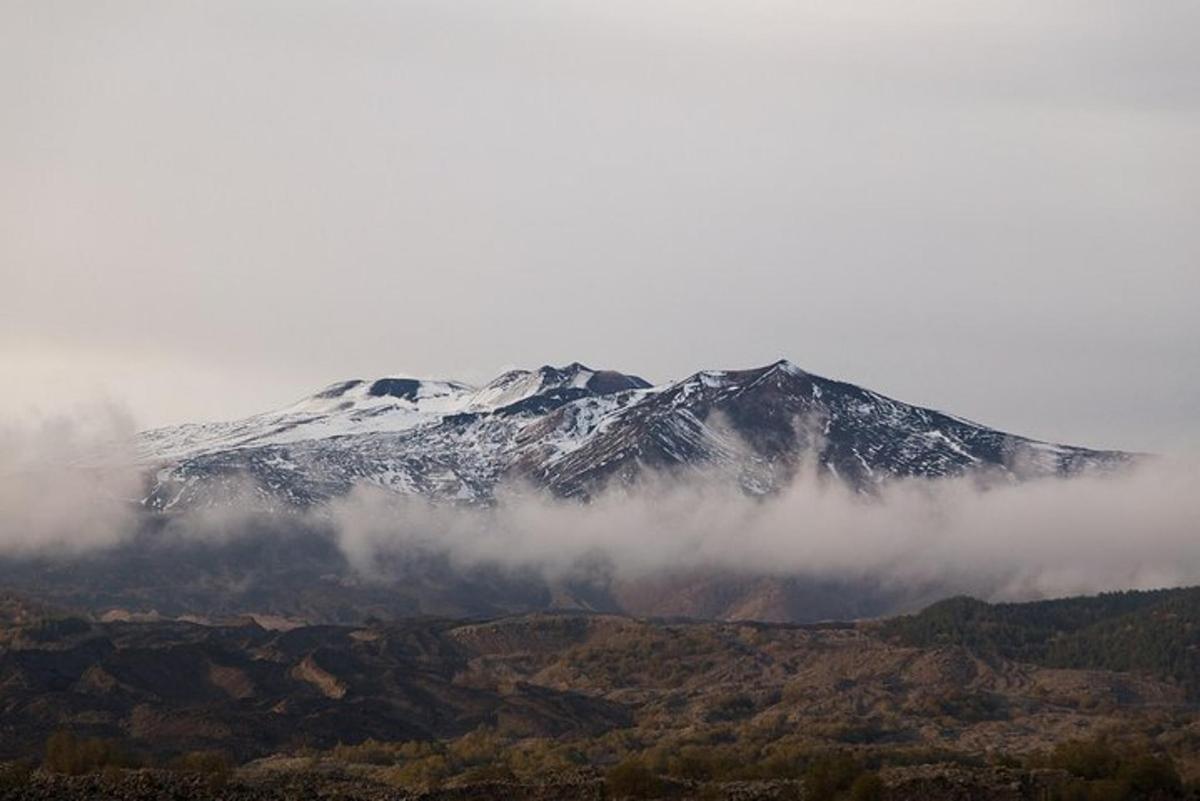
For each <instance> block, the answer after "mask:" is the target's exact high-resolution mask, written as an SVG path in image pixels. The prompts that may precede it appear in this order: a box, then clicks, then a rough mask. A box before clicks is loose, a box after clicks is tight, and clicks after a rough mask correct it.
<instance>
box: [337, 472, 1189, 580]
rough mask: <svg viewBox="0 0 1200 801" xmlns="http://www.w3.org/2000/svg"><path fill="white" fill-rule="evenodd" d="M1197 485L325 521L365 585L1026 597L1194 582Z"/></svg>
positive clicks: (663, 493) (663, 497) (624, 502)
mask: <svg viewBox="0 0 1200 801" xmlns="http://www.w3.org/2000/svg"><path fill="white" fill-rule="evenodd" d="M1198 478H1200V471H1198V470H1197V469H1196V466H1195V465H1193V464H1184V463H1180V462H1172V461H1167V460H1156V461H1153V462H1149V463H1146V464H1144V465H1142V466H1141V467H1139V468H1137V469H1130V470H1127V471H1124V472H1121V473H1118V474H1110V475H1094V476H1084V477H1076V478H1072V479H1046V480H1040V481H1032V482H1028V483H1023V484H1007V485H999V486H996V485H990V486H986V487H985V486H981V485H980V484H979V483H978V482H976V481H974V480H968V479H953V480H943V481H936V482H929V481H905V482H897V483H895V484H893V485H892V486H890V487H888V488H886V489H885V490H884V491H883V493H882V495H881V496H880V497H878V498H864V497H863V496H861V495H857V494H855V493H854V492H852V491H851V490H849V489H848V488H846V487H844V486H842V485H841V484H839V483H836V482H829V481H825V482H821V481H817V480H816V479H815V477H813V476H811V475H810V476H802V477H801V478H800V479H798V480H797V481H796V482H795V483H794V484H793V485H792V486H791V487H790V488H789V489H788V490H787V491H785V492H783V493H781V494H780V495H779V496H777V497H773V498H770V499H767V500H758V499H752V498H748V497H746V496H744V495H742V494H741V493H739V492H737V491H736V490H735V489H733V488H731V487H729V486H728V484H720V483H717V482H708V481H697V482H688V483H686V484H679V483H671V482H651V483H648V484H645V485H642V486H639V487H637V488H623V489H619V490H612V491H609V492H607V493H604V494H602V495H600V496H599V497H598V498H597V499H596V500H595V501H593V502H592V503H590V504H587V505H582V504H578V503H575V502H569V501H561V500H554V499H548V498H546V497H545V496H544V495H542V494H538V493H529V492H510V493H506V494H504V495H503V496H502V497H501V498H500V499H499V501H498V503H497V504H496V505H495V506H494V507H492V508H488V509H474V510H463V509H451V508H447V507H438V506H434V505H431V504H429V503H426V502H424V501H420V500H414V499H406V498H398V497H397V496H395V495H392V494H390V493H386V492H384V491H382V490H379V489H374V488H370V487H362V488H359V489H357V490H355V491H354V492H353V493H351V494H350V495H349V496H347V497H345V498H342V499H339V500H337V501H335V502H334V503H332V504H331V505H330V507H329V508H328V510H327V512H328V514H329V515H330V517H331V519H332V521H333V523H334V527H335V530H336V532H337V537H338V542H339V544H340V546H341V548H342V549H343V551H344V552H345V553H346V555H347V557H348V558H349V560H350V562H351V563H352V564H353V565H354V566H355V567H356V568H357V569H358V570H359V571H360V572H362V573H364V574H366V575H373V574H374V575H381V574H385V573H386V564H387V561H388V559H389V558H391V557H393V556H396V555H399V554H404V553H411V552H424V553H440V554H444V555H446V556H448V557H449V558H450V559H451V560H452V561H453V562H454V563H455V564H457V565H459V566H461V567H464V568H470V567H477V566H480V565H486V564H496V565H501V566H505V567H509V568H513V569H518V568H520V569H528V568H530V567H534V568H537V569H539V570H541V571H542V572H544V573H545V574H546V575H547V577H549V578H564V577H570V576H571V575H572V574H573V573H574V572H576V571H579V570H581V569H583V568H584V567H585V566H592V567H594V565H595V564H597V563H598V562H599V563H604V564H607V565H608V566H609V569H610V570H611V571H612V573H613V575H615V576H617V577H620V578H628V579H636V578H642V577H645V576H647V575H649V574H653V573H656V572H660V571H671V572H675V571H688V570H714V569H715V570H731V571H737V572H739V573H749V574H762V575H781V576H783V575H788V576H806V577H813V578H838V579H854V578H872V579H875V580H881V581H884V582H894V583H896V584H917V583H920V584H923V585H929V584H933V585H941V586H946V587H953V588H955V589H956V590H957V591H969V592H972V593H974V594H977V595H980V596H982V597H987V598H992V599H1024V598H1036V597H1047V596H1057V595H1069V594H1078V593H1091V592H1099V591H1104V590H1113V589H1129V588H1150V587H1161V586H1177V585H1182V584H1191V583H1200V494H1198V493H1197V492H1196V488H1197V486H1198V482H1197V479H1198Z"/></svg>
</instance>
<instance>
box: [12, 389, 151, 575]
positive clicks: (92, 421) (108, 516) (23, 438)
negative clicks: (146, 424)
mask: <svg viewBox="0 0 1200 801" xmlns="http://www.w3.org/2000/svg"><path fill="white" fill-rule="evenodd" d="M135 430H136V428H135V426H134V424H133V421H132V419H131V418H130V416H129V415H128V414H127V413H126V412H125V411H124V410H123V409H122V408H121V407H119V406H116V405H112V404H82V405H79V406H77V407H76V408H75V409H74V410H73V411H72V412H71V413H69V414H59V415H54V416H49V417H36V418H31V419H29V420H26V421H25V422H22V423H12V422H10V423H4V424H0V552H3V553H5V554H6V555H25V554H32V553H44V552H53V553H78V552H80V551H85V550H87V549H89V548H95V547H102V546H108V545H114V544H116V543H118V542H120V541H121V540H122V539H123V538H124V537H126V536H127V535H128V534H129V533H130V532H131V530H132V527H133V525H134V523H135V520H136V509H137V507H136V499H137V497H138V492H139V489H140V487H141V481H142V477H141V475H140V474H139V472H138V471H137V470H136V469H135V468H134V467H133V466H132V460H131V459H130V458H129V454H128V453H127V451H126V447H127V443H128V442H129V441H130V437H131V436H132V435H133V433H134V431H135Z"/></svg>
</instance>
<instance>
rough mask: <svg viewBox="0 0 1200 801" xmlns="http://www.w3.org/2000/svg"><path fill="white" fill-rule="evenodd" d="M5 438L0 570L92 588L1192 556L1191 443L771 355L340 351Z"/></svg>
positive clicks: (410, 600)
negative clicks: (830, 375)
mask: <svg viewBox="0 0 1200 801" xmlns="http://www.w3.org/2000/svg"><path fill="white" fill-rule="evenodd" d="M93 418H94V415H93ZM89 419H91V418H89ZM92 428H93V429H94V428H95V426H93V427H92ZM72 431H74V432H76V433H75V434H73V435H72V434H70V432H72ZM85 431H87V432H90V433H86V435H85V434H84V433H82V432H85ZM72 437H73V439H72ZM64 439H66V440H69V442H68V445H64V444H63V440H64ZM9 440H10V441H11V442H14V443H15V442H21V443H23V444H22V446H21V448H20V449H17V448H9V450H8V452H7V453H8V456H7V462H6V464H7V465H9V473H10V474H11V475H13V476H20V481H10V482H8V483H7V484H6V492H7V493H8V495H9V502H8V503H7V504H6V505H5V510H4V512H3V515H4V518H3V522H4V526H3V529H4V537H3V538H0V545H2V546H3V554H4V556H3V558H2V559H0V579H2V580H4V581H5V582H6V583H8V584H9V585H10V586H13V587H16V588H18V589H21V590H23V591H25V592H29V593H33V594H35V595H38V596H39V597H43V598H46V599H50V600H56V601H59V602H63V603H67V604H70V605H73V606H78V607H82V608H89V609H94V610H97V611H98V612H100V613H104V612H112V613H114V614H127V613H129V614H147V613H149V614H154V615H158V614H164V615H168V616H174V615H180V614H191V615H203V616H217V617H220V616H223V615H237V614H243V613H248V612H254V613H262V614H272V615H280V616H285V617H294V618H298V619H303V620H311V621H324V620H329V621H339V622H356V621H359V620H361V619H363V618H365V617H366V616H369V615H383V616H398V615H409V614H418V613H420V614H429V613H432V614H440V615H448V616H489V615H495V614H504V613H509V612H523V611H530V610H538V609H583V610H593V611H604V612H623V613H633V614H645V615H659V616H684V617H697V618H723V619H762V620H782V621H810V620H822V619H829V618H854V617H864V616H868V617H869V616H876V615H881V614H887V613H892V612H896V611H903V610H909V609H914V608H917V607H919V606H921V605H923V604H925V603H928V602H931V601H934V600H937V599H938V598H941V597H945V596H946V595H950V594H954V593H959V592H969V593H972V594H975V595H978V596H981V597H985V598H993V599H1026V598H1040V597H1046V596H1054V595H1062V594H1069V593H1076V592H1093V591H1101V590H1107V589H1117V588H1128V587H1155V586H1169V585H1178V584H1185V583H1188V582H1189V581H1195V580H1197V578H1200V564H1198V560H1197V558H1196V557H1195V555H1194V553H1193V551H1194V549H1192V548H1191V546H1190V543H1191V541H1192V537H1193V535H1194V530H1195V529H1194V521H1195V520H1196V519H1197V516H1198V515H1197V511H1198V510H1197V508H1196V504H1195V503H1194V502H1193V501H1191V500H1190V498H1191V497H1192V496H1191V493H1190V492H1188V491H1187V490H1186V488H1187V487H1188V486H1190V482H1191V481H1192V480H1193V477H1194V475H1195V472H1194V471H1193V470H1192V469H1191V468H1190V467H1189V466H1187V465H1185V464H1181V463H1175V462H1169V461H1167V460H1164V459H1157V458H1151V457H1137V456H1133V455H1130V454H1126V453H1121V452H1114V451H1104V450H1094V449H1088V448H1082V447H1075V446H1066V445H1057V444H1051V443H1044V442H1039V441H1037V440H1033V439H1029V438H1026V437H1022V436H1019V435H1016V434H1009V433H1005V432H1000V431H997V430H994V429H991V428H988V427H986V426H983V425H980V424H977V423H972V422H970V421H968V420H965V419H963V418H960V417H956V416H952V415H949V414H945V413H942V412H938V411H934V410H931V409H925V408H921V407H916V406H911V405H909V404H905V403H902V402H900V401H896V400H893V399H890V398H887V397H884V396H882V395H879V394H877V393H874V392H872V391H870V390H867V389H864V388H862V387H858V386H855V385H853V384H848V383H844V382H840V381H834V380H830V379H826V378H822V377H819V376H815V375H812V374H809V373H807V372H805V371H803V370H801V369H800V368H798V367H796V366H795V365H793V364H791V363H789V362H786V361H780V362H776V363H773V364H770V365H767V366H765V367H760V368H755V369H747V370H721V371H716V370H714V371H705V372H701V373H698V374H696V375H693V376H690V377H688V378H686V379H684V380H682V381H678V382H673V383H667V384H661V385H651V384H650V383H649V382H647V381H645V380H644V379H642V378H640V377H637V376H632V375H626V374H624V373H620V372H617V371H609V370H593V369H591V368H588V367H585V366H584V365H581V364H578V363H575V364H570V365H567V366H564V367H558V368H555V367H549V366H547V367H542V368H539V369H536V370H515V371H510V372H508V373H505V374H504V375H502V376H499V377H498V378H496V379H495V380H493V381H491V382H488V383H486V384H484V385H482V386H470V385H467V384H464V383H462V382H457V381H451V380H429V379H417V378H410V377H402V376H389V377H384V378H377V379H369V380H357V379H356V380H347V381H342V382H338V383H336V384H333V385H331V386H329V387H327V388H325V389H323V390H320V391H318V392H316V393H314V394H313V395H312V396H310V397H308V398H305V399H303V400H301V401H299V402H297V403H295V404H293V405H291V406H289V407H286V408H284V409H282V410H280V411H277V412H268V413H264V414H260V415H256V416H254V417H251V418H247V419H244V420H239V421H234V422H228V423H203V424H192V425H185V426H176V427H171V428H166V429H156V430H152V431H147V432H143V433H141V434H138V435H136V436H135V437H133V438H132V440H131V439H130V437H129V432H128V427H127V426H124V428H123V429H119V428H116V427H114V428H112V429H111V430H110V431H109V432H108V434H107V436H106V435H104V434H97V433H96V432H95V431H94V430H92V429H88V428H87V427H86V426H81V425H78V424H77V425H75V426H70V425H65V424H64V425H58V426H52V425H43V426H42V427H41V428H39V429H37V430H36V431H29V432H25V433H24V434H23V435H22V436H20V437H18V436H15V435H14V436H11V437H10V438H9ZM42 440H46V447H45V448H44V450H45V451H46V453H45V454H42V456H44V457H45V458H41V457H39V458H38V459H33V458H32V457H31V456H30V455H29V454H30V453H34V452H37V451H38V450H39V448H40V447H41V446H40V445H39V443H40V442H41V441H42ZM109 441H113V442H117V441H120V442H126V443H130V444H129V445H127V446H122V447H120V448H116V449H114V448H113V447H112V446H111V445H109V444H108V443H109ZM81 476H84V477H85V476H104V477H105V480H104V483H103V484H102V485H101V486H100V487H96V486H94V485H92V484H89V483H88V482H86V481H82V480H81V479H80V477H81ZM46 510H53V511H54V514H49V513H48V512H47V511H46ZM1131 532H1133V533H1136V536H1131Z"/></svg>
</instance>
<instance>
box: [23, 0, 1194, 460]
mask: <svg viewBox="0 0 1200 801" xmlns="http://www.w3.org/2000/svg"><path fill="white" fill-rule="evenodd" d="M1197 30H1200V5H1197V4H1195V3H1193V2H1188V0H1179V1H1178V2H1174V1H1173V0H1158V1H1157V2H1154V3H1133V2H1117V3H1094V2H1070V1H1067V0H1064V1H1063V2H1057V3H1052V4H1049V3H1039V2H1003V3H1002V2H986V3H972V4H966V5H964V4H958V3H950V2H933V1H932V0H919V1H918V2H912V3H905V4H896V3H888V2H858V3H844V2H836V1H835V0H830V2H799V3H783V2H753V1H752V2H739V3H732V2H731V3H712V2H695V1H693V2H686V3H684V2H624V1H617V2H605V3H577V2H555V3H542V2H532V1H529V0H520V1H514V2H511V3H507V4H502V5H498V4H493V3H483V2H457V3H433V2H429V3H423V2H400V3H391V2H389V3H383V2H355V3H350V4H345V3H337V4H334V3H319V2H299V1H297V0H289V2H275V3H272V2H256V3H211V2H208V3H200V2H194V3H192V2H172V3H165V4H152V3H132V2H125V3H120V2H118V3H105V4H91V3H82V2H77V3H61V2H48V1H47V0H33V1H32V2H13V1H12V0H8V2H3V3H0V108H2V109H3V114H2V115H0V178H2V180H0V288H2V291H0V364H2V365H3V369H4V376H5V378H4V383H5V390H4V392H3V393H0V419H17V420H20V419H24V418H27V417H29V416H30V415H31V414H32V415H45V414H51V413H56V412H60V411H69V410H70V409H72V408H74V407H75V406H76V405H77V404H79V403H81V402H84V401H91V400H94V399H97V398H99V399H104V400H108V401H113V402H116V403H118V404H121V405H123V406H125V407H128V408H129V409H130V410H131V412H132V414H133V416H134V418H135V419H136V420H137V423H138V424H139V425H142V426H148V425H156V424H163V423H168V422H177V421H185V420H204V419H216V418H225V417H234V416H239V415H244V414H249V413H253V412H257V411H261V410H264V409H267V408H272V407H277V406H280V405H283V404H285V403H288V402H290V401H292V400H294V399H296V398H297V397H300V396H303V395H305V394H308V393H310V392H312V391H314V390H316V389H317V388H319V387H321V386H323V385H325V384H328V383H330V382H332V381H334V380H337V379H341V378H348V377H355V376H376V375H382V374H387V373H391V372H405V373H411V374H429V375H439V376H451V377H457V378H461V379H466V380H474V381H481V380H486V379H488V378H490V377H491V376H492V375H494V374H496V373H498V372H499V371H500V370H501V369H503V368H505V367H509V366H513V365H520V366H536V365H538V364H542V363H547V362H549V363H563V362H569V361H573V360H580V361H584V362H587V363H589V364H592V366H595V367H612V368H616V369H621V370H625V371H629V372H635V373H639V374H642V375H645V376H646V377H647V378H650V379H651V380H665V379H669V378H678V377H681V376H683V375H686V374H688V373H690V372H693V371H695V370H697V369H701V368H709V367H737V366H751V365H755V364H763V363H766V362H769V361H772V360H774V359H776V358H779V357H787V358H790V359H792V360H793V361H795V362H796V363H798V364H800V365H801V366H803V367H805V368H806V369H809V370H811V371H814V372H818V373H821V374H825V375H829V376H833V377H838V378H844V379H847V380H851V381H855V382H857V383H861V384H863V385H866V386H869V387H871V388H873V389H877V390H879V391H882V392H885V393H888V394H891V395H893V396H896V397H899V398H902V399H904V400H907V401H911V402H916V403H922V404H926V405H933V406H936V407H938V408H943V409H947V410H949V411H952V412H955V413H958V414H962V415H966V416H969V417H971V418H974V419H978V420H980V421H982V422H985V423H987V424H989V425H993V426H997V427H1001V428H1005V429H1008V430H1013V431H1017V432H1020V433H1022V434H1027V435H1030V436H1035V437H1041V438H1046V439H1052V440H1057V441H1067V442H1074V443H1080V444H1087V445H1092V446H1097V447H1120V448H1128V449H1135V450H1154V451H1162V452H1176V451H1181V450H1185V449H1188V448H1191V447H1194V446H1195V445H1197V444H1200V422H1197V419H1196V415H1195V410H1196V409H1197V408H1200V367H1198V365H1200V314H1197V298H1198V297H1200V269H1198V260H1200V219H1198V217H1200V148H1197V147H1196V143H1197V142H1200V113H1198V112H1200V48H1197V47H1196V46H1195V32H1196V31H1197Z"/></svg>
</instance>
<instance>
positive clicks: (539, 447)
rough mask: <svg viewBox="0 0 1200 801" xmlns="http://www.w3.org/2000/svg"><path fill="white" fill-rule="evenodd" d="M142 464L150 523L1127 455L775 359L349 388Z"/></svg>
mask: <svg viewBox="0 0 1200 801" xmlns="http://www.w3.org/2000/svg"><path fill="white" fill-rule="evenodd" d="M138 456H139V460H140V461H141V462H142V463H143V464H144V465H145V466H146V467H147V468H148V469H149V470H150V472H151V473H152V475H153V481H152V482H151V483H152V486H151V487H150V490H149V492H148V494H147V497H146V499H145V504H146V505H147V506H148V507H150V508H153V509H158V510H169V509H180V508H191V507H195V506H207V505H211V504H219V503H223V502H224V501H225V500H227V499H228V498H229V497H230V493H233V492H235V491H236V492H237V493H238V495H239V497H242V498H243V499H244V498H245V493H246V491H247V489H249V492H250V493H251V494H252V497H253V498H255V499H256V501H257V502H259V503H261V504H264V505H265V506H268V507H279V506H299V507H303V506H307V505H310V504H313V503H318V502H320V501H323V500H326V499H329V498H333V497H336V496H338V495H341V494H344V493H346V492H348V491H349V490H350V489H351V488H352V487H353V486H355V485H356V484H359V483H367V484H372V485H376V486H380V487H385V488H388V489H391V490H394V491H396V492H401V493H414V494H419V495H422V496H425V497H428V498H432V499H437V500H455V501H462V502H487V501H488V500H489V499H491V498H492V497H493V493H494V491H495V490H496V488H497V487H498V486H500V485H501V484H503V483H505V482H518V481H519V482H525V483H527V484H531V485H533V486H535V487H542V488H545V489H546V490H548V491H550V492H552V493H554V494H556V495H559V496H566V497H587V496H588V495H589V494H591V493H593V492H595V491H596V490H597V489H598V488H600V487H602V486H603V485H605V484H606V483H608V482H612V481H622V482H630V481H633V480H635V479H637V478H638V477H639V476H641V475H643V474H644V473H645V472H647V471H660V472H665V473H669V474H676V475H688V474H690V473H699V472H704V473H717V474H719V475H724V476H727V477H728V478H729V479H730V480H732V481H736V482H738V483H739V484H740V485H741V487H743V488H744V489H745V490H746V491H747V492H750V493H754V494H764V493H769V492H771V491H773V490H775V489H777V488H779V487H781V486H783V485H784V484H785V483H786V482H787V481H789V480H790V479H791V477H792V476H793V475H794V474H795V472H796V470H798V469H799V468H800V466H801V465H803V464H805V463H810V464H815V465H817V466H818V469H819V470H820V472H821V473H822V475H824V476H826V477H828V478H832V479H837V480H841V481H844V482H847V483H848V484H850V485H851V486H853V487H855V488H856V489H859V490H861V491H866V492H869V491H871V489H872V488H873V487H876V486H878V485H880V484H882V483H884V482H886V481H888V480H890V479H895V478H901V477H921V478H940V477H946V476H954V475H961V474H963V473H966V472H969V471H987V472H989V473H992V474H995V475H998V476H1003V477H1008V478H1011V479H1013V480H1019V479H1025V478H1032V477H1038V476H1048V475H1070V474H1073V473H1077V472H1079V471H1081V470H1084V469H1086V468H1090V467H1108V466H1112V465H1114V464H1119V463H1122V462H1124V461H1126V460H1128V459H1129V458H1130V457H1129V456H1128V455H1126V454H1122V453H1118V452H1113V451H1095V450H1088V449H1084V448H1074V447H1068V446H1063V445H1053V444H1049V443H1044V442H1038V441H1036V440H1031V439H1027V438H1024V437H1019V436H1016V435H1012V434H1006V433H1003V432H1000V431H996V430H994V429H991V428H987V427H985V426H981V425H978V424H976V423H972V422H969V421H967V420H963V419H961V418H958V417H953V416H951V415H947V414H943V413H941V412H937V411H933V410H931V409H925V408H921V407H917V406H911V405H909V404H906V403H902V402H900V401H896V400H892V399H891V398H887V397H884V396H882V395H879V394H877V393H874V392H871V391H870V390H866V389H863V388H861V387H858V386H855V385H853V384H847V383H843V382H839V381H833V380H830V379H827V378H822V377H820V376H816V375H812V374H810V373H806V372H805V371H803V370H801V369H800V368H798V367H796V366H795V365H793V364H791V363H790V362H787V361H779V362H776V363H774V364H771V365H768V366H766V367H762V368H757V369H751V370H733V371H705V372H701V373H697V374H695V375H693V376H690V377H689V378H686V379H684V380H682V381H679V382H675V383H667V384H661V385H657V386H652V385H651V384H649V383H648V382H647V381H645V380H643V379H641V378H638V377H637V376H632V375H626V374H624V373H619V372H614V371H609V370H592V369H590V368H588V367H585V366H584V365H581V364H578V363H575V364H570V365H567V366H565V367H550V366H545V367H541V368H539V369H537V370H515V371H511V372H508V373H505V374H504V375H501V376H499V377H498V378H496V379H495V380H493V381H491V382H489V383H488V384H486V385H484V386H481V387H472V386H468V385H466V384H463V383H459V382H456V381H445V380H429V379H422V378H411V377H403V376H390V377H385V378H379V379H376V380H373V381H372V380H358V379H356V380H351V381H343V382H339V383H337V384H333V385H331V386H329V387H326V388H325V389H323V390H321V391H320V392H318V393H316V394H315V395H313V396H311V397H309V398H305V399H304V400H301V401H299V402H298V403H295V404H293V405H292V406H289V407H287V408H284V409H281V410H279V411H277V412H269V413H266V414H260V415H255V416H253V417H249V418H246V419H244V420H238V421H234V422H228V423H211V424H202V425H183V426H175V427H170V428H161V429H156V430H153V431H147V432H144V433H143V434H141V435H140V436H139V439H138Z"/></svg>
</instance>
